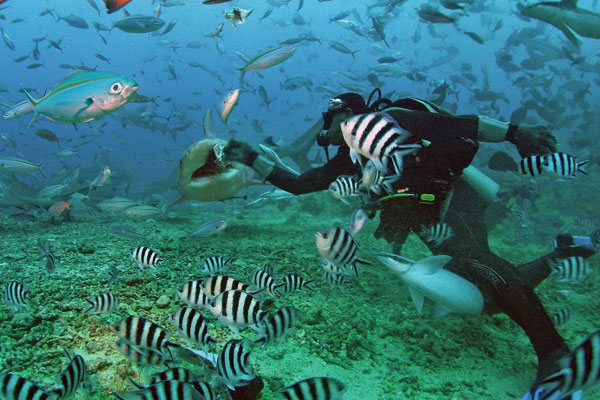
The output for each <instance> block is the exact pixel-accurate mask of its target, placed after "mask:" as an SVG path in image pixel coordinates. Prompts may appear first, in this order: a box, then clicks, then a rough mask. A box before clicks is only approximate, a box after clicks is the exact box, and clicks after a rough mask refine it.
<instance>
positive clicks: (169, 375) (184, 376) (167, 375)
mask: <svg viewBox="0 0 600 400" xmlns="http://www.w3.org/2000/svg"><path fill="white" fill-rule="evenodd" d="M194 379H196V376H195V375H194V374H193V373H192V372H191V371H190V370H189V369H186V368H182V367H175V368H169V369H166V370H164V371H162V372H157V373H156V374H152V375H150V377H149V378H148V384H149V385H153V384H155V383H158V382H162V381H179V382H191V381H193V380H194ZM132 383H133V382H132ZM134 385H135V386H138V384H135V383H134ZM138 387H139V386H138Z"/></svg>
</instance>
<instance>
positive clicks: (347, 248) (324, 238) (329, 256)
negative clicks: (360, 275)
mask: <svg viewBox="0 0 600 400" xmlns="http://www.w3.org/2000/svg"><path fill="white" fill-rule="evenodd" d="M315 238H316V241H317V248H318V250H319V253H320V254H321V256H322V257H323V258H324V259H325V260H327V261H329V262H331V263H332V264H335V265H339V266H348V265H349V266H353V267H356V265H357V264H365V265H369V264H370V263H369V262H368V261H364V260H361V259H360V258H358V255H357V252H358V243H357V242H356V240H355V239H354V237H353V236H352V234H350V233H349V232H348V231H347V230H345V229H342V228H338V227H331V228H328V229H324V230H322V231H319V232H317V233H316V234H315Z"/></svg>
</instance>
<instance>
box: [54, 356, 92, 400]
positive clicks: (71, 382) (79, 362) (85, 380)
mask: <svg viewBox="0 0 600 400" xmlns="http://www.w3.org/2000/svg"><path fill="white" fill-rule="evenodd" d="M67 355H68V356H69V354H67ZM69 358H70V359H71V362H70V363H69V365H68V366H67V368H66V369H65V370H64V371H63V373H62V374H61V375H60V378H59V383H60V385H61V387H60V388H58V389H56V390H54V393H56V394H57V395H58V398H59V399H60V400H64V399H69V398H71V396H73V395H74V394H75V392H77V389H79V387H80V386H81V387H82V389H83V390H84V391H86V392H89V391H90V390H91V388H92V387H91V382H90V378H89V375H88V372H87V367H86V365H85V360H84V359H83V357H81V356H80V355H76V356H75V357H71V356H69Z"/></svg>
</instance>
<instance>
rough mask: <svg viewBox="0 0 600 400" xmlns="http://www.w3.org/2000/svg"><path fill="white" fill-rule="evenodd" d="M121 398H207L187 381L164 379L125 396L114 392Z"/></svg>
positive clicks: (152, 399) (127, 399) (167, 399)
mask: <svg viewBox="0 0 600 400" xmlns="http://www.w3.org/2000/svg"><path fill="white" fill-rule="evenodd" d="M113 394H114V395H115V396H117V397H118V398H119V399H121V400H134V399H135V400H137V399H139V400H205V399H206V397H204V396H203V395H202V394H201V393H200V392H198V390H196V388H195V387H194V386H193V385H191V384H189V383H186V382H180V381H162V382H158V383H155V384H153V385H150V386H147V387H145V388H143V389H138V390H133V391H131V392H128V393H126V394H124V395H123V396H121V395H118V394H116V393H113Z"/></svg>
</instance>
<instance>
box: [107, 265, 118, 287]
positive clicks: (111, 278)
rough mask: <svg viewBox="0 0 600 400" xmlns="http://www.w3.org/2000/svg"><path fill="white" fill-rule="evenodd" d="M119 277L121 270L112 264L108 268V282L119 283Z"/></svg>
mask: <svg viewBox="0 0 600 400" xmlns="http://www.w3.org/2000/svg"><path fill="white" fill-rule="evenodd" d="M118 279H119V270H118V269H117V267H116V266H115V265H111V267H110V268H109V270H108V283H110V284H111V285H114V284H115V283H117V280H118Z"/></svg>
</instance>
